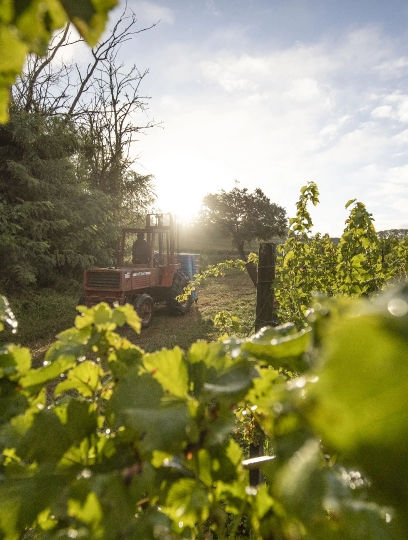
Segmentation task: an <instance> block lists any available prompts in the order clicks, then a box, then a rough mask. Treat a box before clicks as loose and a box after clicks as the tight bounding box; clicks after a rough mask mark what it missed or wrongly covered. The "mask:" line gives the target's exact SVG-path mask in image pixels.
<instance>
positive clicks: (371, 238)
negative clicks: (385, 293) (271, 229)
mask: <svg viewBox="0 0 408 540" xmlns="http://www.w3.org/2000/svg"><path fill="white" fill-rule="evenodd" d="M318 196H319V193H318V189H317V186H316V184H315V183H313V182H309V183H308V184H307V185H306V186H303V187H302V188H301V195H300V198H299V201H298V203H297V213H296V217H295V218H292V219H290V221H289V223H290V227H289V235H288V239H287V240H286V242H284V243H283V244H282V245H281V246H279V257H278V260H277V280H276V288H277V290H276V298H277V301H278V309H279V317H280V320H281V321H293V322H295V323H296V324H297V325H298V326H299V327H301V326H303V325H305V324H306V321H307V312H308V309H309V305H310V303H311V301H312V298H313V295H314V294H317V293H323V294H325V295H328V296H335V295H347V296H366V295H370V294H374V293H376V292H378V291H380V290H381V289H382V288H383V287H384V286H385V283H386V282H388V281H389V280H391V279H399V280H403V279H405V278H406V277H407V275H408V248H407V246H408V241H407V238H406V236H405V235H402V234H395V235H393V234H387V235H384V234H383V235H382V237H381V238H380V237H379V235H377V233H376V231H375V229H374V226H373V217H372V215H371V214H370V213H369V212H368V211H367V209H366V208H365V206H364V204H363V203H361V202H356V201H355V200H354V199H353V200H350V201H348V203H347V204H346V208H348V207H350V208H351V209H350V215H349V217H348V218H347V220H346V227H345V229H344V232H343V235H342V237H341V239H340V242H339V243H338V244H337V245H335V244H334V243H333V242H332V241H331V240H330V238H329V237H328V235H324V236H321V235H320V233H317V234H315V235H312V219H311V216H310V214H309V212H308V210H307V204H308V203H309V202H311V203H312V204H313V205H316V204H317V203H318Z"/></svg>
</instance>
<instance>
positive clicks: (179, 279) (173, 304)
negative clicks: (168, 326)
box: [167, 271, 193, 315]
mask: <svg viewBox="0 0 408 540" xmlns="http://www.w3.org/2000/svg"><path fill="white" fill-rule="evenodd" d="M188 282H189V279H188V277H187V276H186V275H185V274H183V272H180V271H177V272H176V273H175V274H174V278H173V284H172V286H171V287H170V291H169V294H168V296H167V307H168V308H169V311H170V313H173V314H174V315H184V314H185V313H188V312H189V311H190V307H191V304H192V303H193V298H192V296H191V294H190V296H189V297H188V298H187V300H184V301H182V302H179V301H178V300H177V296H179V295H180V294H182V292H183V289H184V287H185V286H186V285H187V283H188Z"/></svg>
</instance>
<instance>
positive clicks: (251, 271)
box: [235, 240, 258, 287]
mask: <svg viewBox="0 0 408 540" xmlns="http://www.w3.org/2000/svg"><path fill="white" fill-rule="evenodd" d="M235 245H236V246H237V250H238V255H239V256H240V258H241V259H242V260H243V261H246V260H247V258H248V257H247V255H246V253H245V251H244V240H235ZM245 268H246V271H247V272H248V275H249V277H250V278H251V281H252V283H253V284H254V287H256V282H257V280H258V272H257V268H256V265H255V264H254V263H252V262H248V263H246V264H245Z"/></svg>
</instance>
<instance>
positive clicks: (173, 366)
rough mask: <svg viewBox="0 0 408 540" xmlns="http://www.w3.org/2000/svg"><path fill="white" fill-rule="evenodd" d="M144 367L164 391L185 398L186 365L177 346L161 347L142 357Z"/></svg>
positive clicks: (186, 385)
mask: <svg viewBox="0 0 408 540" xmlns="http://www.w3.org/2000/svg"><path fill="white" fill-rule="evenodd" d="M143 364H144V366H145V368H146V369H147V370H148V371H150V373H152V375H153V377H154V378H155V379H156V380H157V381H159V383H160V384H161V385H162V387H163V389H164V391H165V392H167V393H170V394H172V395H174V396H177V397H180V398H185V397H187V390H188V374H187V366H186V363H185V361H184V358H183V352H182V350H181V349H180V348H179V347H175V348H174V349H173V350H167V349H163V350H161V351H157V352H155V353H152V354H145V356H144V357H143Z"/></svg>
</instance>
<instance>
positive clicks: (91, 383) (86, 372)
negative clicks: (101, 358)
mask: <svg viewBox="0 0 408 540" xmlns="http://www.w3.org/2000/svg"><path fill="white" fill-rule="evenodd" d="M102 376H103V370H102V368H101V367H100V366H99V365H98V364H95V363H94V362H91V361H90V360H87V361H85V362H82V363H81V364H78V365H77V366H75V367H74V368H73V369H71V370H70V371H68V373H67V378H66V380H65V381H62V382H60V383H59V384H58V385H57V386H56V388H55V390H54V396H59V395H60V394H61V393H62V392H65V391H67V390H72V389H75V390H77V391H78V392H79V393H80V394H82V395H83V396H92V395H93V394H94V393H95V392H96V391H98V390H100V389H101V387H102V385H101V377H102Z"/></svg>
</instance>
